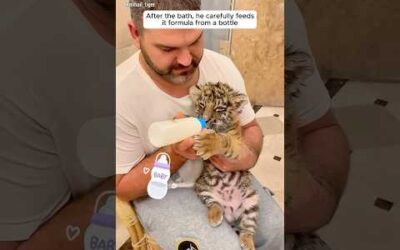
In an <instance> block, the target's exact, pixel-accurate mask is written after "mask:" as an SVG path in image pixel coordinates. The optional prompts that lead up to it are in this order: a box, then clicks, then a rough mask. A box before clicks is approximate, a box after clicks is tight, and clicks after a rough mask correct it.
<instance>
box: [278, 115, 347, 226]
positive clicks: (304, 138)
mask: <svg viewBox="0 0 400 250" xmlns="http://www.w3.org/2000/svg"><path fill="white" fill-rule="evenodd" d="M299 132H300V138H301V148H302V154H303V156H304V159H305V166H306V168H305V169H303V171H300V172H298V173H297V176H295V177H294V176H292V177H290V178H296V179H295V183H296V184H295V188H293V193H292V199H291V204H290V206H289V207H288V208H287V209H285V227H286V232H288V233H291V232H311V231H314V230H316V229H318V228H320V227H322V226H324V225H325V224H327V223H328V222H329V221H330V219H331V218H332V216H333V215H334V212H335V210H336V208H337V205H338V203H339V200H340V197H341V195H342V193H343V190H344V188H345V184H346V180H347V175H348V171H349V166H350V149H349V145H348V142H347V138H346V136H345V134H344V132H343V130H342V128H341V127H340V126H339V124H338V123H337V121H336V119H335V117H334V115H333V113H332V111H329V112H328V113H327V114H325V115H324V116H323V117H321V118H320V119H318V120H317V121H315V122H313V123H311V124H309V125H306V126H305V127H303V128H300V129H299ZM287 178H289V177H287ZM288 181H293V180H288Z"/></svg>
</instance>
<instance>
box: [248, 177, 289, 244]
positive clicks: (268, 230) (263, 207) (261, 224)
mask: <svg viewBox="0 0 400 250" xmlns="http://www.w3.org/2000/svg"><path fill="white" fill-rule="evenodd" d="M252 184H253V188H254V189H255V190H256V191H257V193H258V196H259V206H260V211H259V214H258V218H257V223H258V227H257V230H256V234H255V241H254V243H255V245H256V249H257V250H265V249H268V250H283V249H284V219H283V211H282V209H281V208H280V207H279V206H278V204H277V203H276V202H275V200H274V199H273V198H272V196H271V195H270V193H269V192H266V191H265V190H264V188H263V187H262V186H261V184H260V183H259V182H258V181H257V180H256V179H255V178H254V177H252Z"/></svg>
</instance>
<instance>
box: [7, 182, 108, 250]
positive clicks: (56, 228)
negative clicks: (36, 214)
mask: <svg viewBox="0 0 400 250" xmlns="http://www.w3.org/2000/svg"><path fill="white" fill-rule="evenodd" d="M114 183H115V181H114V177H110V178H109V179H107V180H106V181H104V182H103V183H101V184H99V186H97V187H96V188H94V189H93V190H92V191H91V192H90V193H88V194H87V195H85V196H84V197H82V198H80V199H78V200H75V201H72V202H70V203H68V204H67V205H65V207H63V208H62V209H61V210H60V211H59V212H58V213H56V214H55V215H54V216H53V217H52V218H51V219H50V220H49V221H48V222H46V223H45V224H43V225H42V226H40V227H39V228H38V230H37V231H36V232H35V233H34V234H33V235H32V236H31V237H30V238H29V239H28V240H26V241H15V242H0V249H2V250H3V249H4V250H15V249H18V250H30V249H32V250H35V249H42V250H47V249H49V250H50V249H51V250H52V249H55V248H57V249H60V250H63V249H65V250H67V249H68V250H69V249H83V248H84V233H85V230H86V228H87V226H88V225H89V223H90V219H91V217H92V215H93V208H94V205H95V202H96V199H97V197H98V196H99V195H100V194H101V193H103V192H105V191H114ZM68 225H72V226H76V227H79V228H80V234H79V236H78V237H77V238H75V239H74V240H68V239H67V236H66V228H67V226H68Z"/></svg>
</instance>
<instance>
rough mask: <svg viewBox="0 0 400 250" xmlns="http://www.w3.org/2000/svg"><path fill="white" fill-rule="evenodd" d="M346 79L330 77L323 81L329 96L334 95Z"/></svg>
mask: <svg viewBox="0 0 400 250" xmlns="http://www.w3.org/2000/svg"><path fill="white" fill-rule="evenodd" d="M347 81H348V79H339V78H330V79H328V81H327V82H326V83H325V86H326V88H327V89H328V93H329V96H330V97H333V96H335V95H336V94H337V93H338V92H339V90H340V89H341V88H342V87H343V86H344V85H345V84H346V82H347Z"/></svg>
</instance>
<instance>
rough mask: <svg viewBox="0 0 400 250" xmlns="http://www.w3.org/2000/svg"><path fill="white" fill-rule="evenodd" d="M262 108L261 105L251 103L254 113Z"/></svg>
mask: <svg viewBox="0 0 400 250" xmlns="http://www.w3.org/2000/svg"><path fill="white" fill-rule="evenodd" d="M261 108H262V105H253V110H254V113H257V111H259V110H260V109H261Z"/></svg>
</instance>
